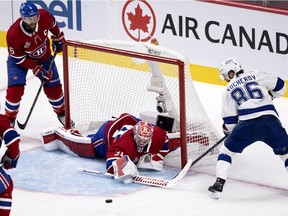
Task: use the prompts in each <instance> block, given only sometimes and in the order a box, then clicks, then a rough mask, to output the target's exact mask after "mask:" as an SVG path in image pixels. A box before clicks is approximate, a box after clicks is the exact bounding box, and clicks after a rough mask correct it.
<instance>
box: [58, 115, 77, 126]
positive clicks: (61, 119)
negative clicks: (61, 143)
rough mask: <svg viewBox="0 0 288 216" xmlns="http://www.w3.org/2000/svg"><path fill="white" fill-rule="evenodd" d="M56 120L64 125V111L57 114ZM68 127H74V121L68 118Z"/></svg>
mask: <svg viewBox="0 0 288 216" xmlns="http://www.w3.org/2000/svg"><path fill="white" fill-rule="evenodd" d="M57 118H58V120H59V121H60V123H61V124H62V125H63V126H64V127H65V113H64V112H63V113H61V114H59V115H57ZM70 128H75V123H74V122H73V121H72V120H70Z"/></svg>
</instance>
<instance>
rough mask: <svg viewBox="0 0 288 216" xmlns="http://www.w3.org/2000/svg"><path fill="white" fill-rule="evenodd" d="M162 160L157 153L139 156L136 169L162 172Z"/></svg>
mask: <svg viewBox="0 0 288 216" xmlns="http://www.w3.org/2000/svg"><path fill="white" fill-rule="evenodd" d="M163 160H164V157H163V156H162V155H161V154H159V153H157V154H150V153H148V154H145V155H143V156H141V158H140V160H139V162H138V163H137V167H138V168H139V169H150V170H156V171H162V170H163Z"/></svg>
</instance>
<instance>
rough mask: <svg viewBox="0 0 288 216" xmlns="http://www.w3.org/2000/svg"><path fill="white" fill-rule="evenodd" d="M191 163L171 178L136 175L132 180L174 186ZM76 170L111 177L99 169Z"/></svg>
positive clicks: (146, 183) (163, 186) (189, 161)
mask: <svg viewBox="0 0 288 216" xmlns="http://www.w3.org/2000/svg"><path fill="white" fill-rule="evenodd" d="M191 164H192V159H189V160H188V162H187V164H186V165H185V166H184V168H183V169H182V170H181V171H180V172H179V173H178V174H177V175H176V176H174V178H172V179H160V178H154V177H148V176H141V175H136V176H135V177H134V178H133V182H134V183H137V184H144V185H150V186H155V187H162V188H173V187H175V185H177V184H178V182H179V181H181V180H182V179H183V178H184V176H185V175H186V173H187V172H188V170H189V168H190V167H191ZM78 170H79V171H81V172H82V173H85V174H91V175H96V176H100V177H113V176H112V175H111V176H109V175H105V173H104V172H101V171H96V170H89V169H83V168H80V169H78Z"/></svg>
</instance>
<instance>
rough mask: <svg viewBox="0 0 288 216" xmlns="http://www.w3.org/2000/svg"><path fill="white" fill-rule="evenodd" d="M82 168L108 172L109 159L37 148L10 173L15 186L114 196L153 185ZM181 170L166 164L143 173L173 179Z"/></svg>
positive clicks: (26, 188)
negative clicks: (115, 178)
mask: <svg viewBox="0 0 288 216" xmlns="http://www.w3.org/2000/svg"><path fill="white" fill-rule="evenodd" d="M78 168H85V169H91V170H97V171H103V172H104V171H105V160H93V159H86V158H79V157H75V156H71V155H68V154H66V153H64V152H62V151H60V150H59V151H53V152H46V151H44V150H42V149H41V148H36V149H33V150H30V151H24V152H22V154H21V157H20V158H19V161H18V165H17V168H16V169H12V170H8V173H9V174H10V175H11V176H12V178H13V180H14V186H15V188H19V189H24V190H31V191H38V192H47V193H56V194H69V195H92V196H94V195H97V196H111V195H119V194H127V193H132V192H135V191H139V190H143V189H147V188H149V187H150V186H145V185H140V184H135V183H134V184H123V183H122V182H119V181H115V180H114V179H113V178H107V177H103V176H95V175H88V174H84V173H82V172H80V171H78ZM178 172H179V169H176V168H168V167H165V168H164V171H162V172H151V171H140V174H141V175H144V176H145V175H146V176H153V177H158V178H163V179H170V178H173V176H175V175H176V174H177V173H178Z"/></svg>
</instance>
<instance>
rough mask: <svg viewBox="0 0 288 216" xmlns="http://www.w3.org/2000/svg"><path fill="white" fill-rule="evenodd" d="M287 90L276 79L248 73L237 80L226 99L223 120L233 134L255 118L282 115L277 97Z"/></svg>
mask: <svg viewBox="0 0 288 216" xmlns="http://www.w3.org/2000/svg"><path fill="white" fill-rule="evenodd" d="M285 91H286V85H285V82H284V81H283V80H282V79H281V78H279V77H276V76H273V75H271V74H268V73H265V72H261V71H257V70H255V71H251V72H244V73H243V74H240V75H239V76H238V77H235V78H233V79H232V80H231V81H230V82H229V84H228V85H227V88H226V89H225V91H224V93H223V96H222V118H223V121H224V123H225V125H226V127H227V129H228V130H229V131H231V130H232V129H233V128H234V127H235V125H236V124H237V122H238V121H239V120H240V121H241V120H248V119H254V118H257V117H259V116H263V115H274V116H276V117H278V113H277V111H276V109H275V107H274V105H273V102H272V100H273V98H277V97H281V96H282V95H283V94H284V93H285Z"/></svg>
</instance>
